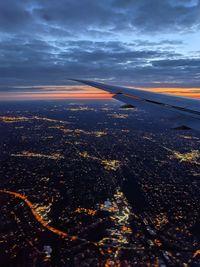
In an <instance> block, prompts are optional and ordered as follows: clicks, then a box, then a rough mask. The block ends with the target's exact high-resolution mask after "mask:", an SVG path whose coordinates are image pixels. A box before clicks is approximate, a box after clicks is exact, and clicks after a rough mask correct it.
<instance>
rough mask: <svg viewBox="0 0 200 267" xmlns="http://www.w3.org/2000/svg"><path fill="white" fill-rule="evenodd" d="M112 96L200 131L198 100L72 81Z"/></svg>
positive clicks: (91, 82)
mask: <svg viewBox="0 0 200 267" xmlns="http://www.w3.org/2000/svg"><path fill="white" fill-rule="evenodd" d="M73 81H76V82H80V83H83V84H86V85H89V86H92V87H95V88H98V89H101V90H104V91H107V92H109V93H111V94H113V98H115V99H117V100H119V101H122V102H124V103H126V104H128V105H133V106H134V107H137V108H138V109H143V110H145V111H147V112H150V113H152V114H153V115H154V116H158V115H159V117H163V118H168V119H170V121H171V122H172V124H173V126H174V127H176V128H180V127H182V126H184V127H187V128H191V129H194V130H197V131H200V100H198V99H193V98H186V97H179V96H174V95H165V94H159V93H154V92H147V91H144V90H140V89H135V88H126V87H120V86H113V85H107V84H104V83H98V82H93V81H87V80H73Z"/></svg>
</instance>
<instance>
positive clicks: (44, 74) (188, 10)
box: [0, 0, 200, 99]
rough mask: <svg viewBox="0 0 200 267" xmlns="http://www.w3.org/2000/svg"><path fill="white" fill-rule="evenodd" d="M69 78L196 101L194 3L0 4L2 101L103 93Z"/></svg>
mask: <svg viewBox="0 0 200 267" xmlns="http://www.w3.org/2000/svg"><path fill="white" fill-rule="evenodd" d="M69 78H77V79H90V80H97V81H100V82H106V83H112V84H118V85H119V84H120V85H126V86H134V87H138V88H161V90H160V89H156V90H160V91H161V92H165V91H169V89H166V88H175V89H174V92H176V93H177V92H180V90H178V89H177V88H182V91H181V92H182V93H183V94H188V93H191V94H194V96H196V95H197V94H199V92H200V89H199V88H200V1H199V0H101V1H98V0H81V1H79V0H59V1H58V0H20V1H16V0H7V1H0V92H1V93H0V96H1V98H2V99H3V98H6V94H7V96H12V97H16V98H17V97H19V92H23V94H24V95H27V96H28V97H29V96H30V95H31V92H34V94H35V97H36V94H37V95H38V96H37V97H40V96H41V95H42V94H43V95H46V96H47V95H48V93H49V94H51V96H52V97H53V94H54V96H56V94H58V93H59V94H60V96H61V94H66V92H67V91H68V94H70V95H71V94H72V93H78V94H82V93H87V92H89V93H92V92H93V93H97V95H98V96H99V95H100V94H104V93H103V92H100V91H95V90H93V91H91V90H90V89H89V88H85V87H82V89H81V87H79V88H76V85H75V84H74V83H72V82H70V81H69V80H68V79H69ZM60 86H61V87H60ZM62 86H66V87H65V88H63V87H62ZM55 87H56V88H55ZM188 88H189V89H188ZM63 90H64V92H63ZM73 90H74V91H73ZM79 90H80V91H82V92H79ZM170 90H171V92H172V91H173V90H172V89H170ZM71 96H72V95H71ZM102 96H103V95H101V96H100V97H102ZM63 97H64V96H63Z"/></svg>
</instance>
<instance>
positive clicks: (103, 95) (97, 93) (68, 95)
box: [0, 85, 200, 101]
mask: <svg viewBox="0 0 200 267" xmlns="http://www.w3.org/2000/svg"><path fill="white" fill-rule="evenodd" d="M15 88H16V89H17V90H18V91H10V92H1V93H0V100H2V101H3V100H5V101H8V100H12V101H13V100H53V99H55V100H56V99H63V100H64V99H66V100H67V99H80V100H81V99H83V100H87V99H88V100H109V99H111V98H112V94H110V93H107V92H105V91H102V90H100V89H96V88H93V87H90V86H77V85H74V86H64V85H62V86H60V85H59V86H56V85H50V86H48V85H38V86H18V87H15ZM22 89H23V90H22ZM25 89H27V90H25ZM140 89H141V90H145V91H150V92H157V93H163V94H174V95H178V96H184V97H191V98H200V88H174V87H173V88H162V87H152V88H140Z"/></svg>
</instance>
